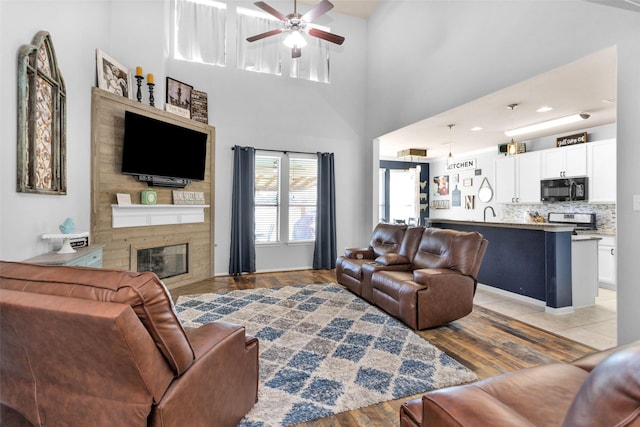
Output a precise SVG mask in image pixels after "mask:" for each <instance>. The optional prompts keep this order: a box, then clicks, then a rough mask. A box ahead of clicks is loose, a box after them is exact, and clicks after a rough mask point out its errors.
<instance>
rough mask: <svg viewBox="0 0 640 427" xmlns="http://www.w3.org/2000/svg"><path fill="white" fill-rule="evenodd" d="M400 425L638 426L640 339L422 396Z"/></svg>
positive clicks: (403, 409) (405, 412) (411, 404)
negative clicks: (572, 358)
mask: <svg viewBox="0 0 640 427" xmlns="http://www.w3.org/2000/svg"><path fill="white" fill-rule="evenodd" d="M400 426H401V427H418V426H423V427H425V426H437V427H447V426H456V427H460V426H492V427H514V426H528V427H529V426H564V427H602V426H620V427H622V426H626V427H631V426H634V427H637V426H640V341H637V342H635V343H632V344H628V345H625V346H621V347H617V348H613V349H609V350H605V351H600V352H596V353H594V354H592V355H589V356H586V357H584V358H581V359H578V360H576V361H574V362H572V363H568V364H565V363H553V364H549V365H543V366H537V367H534V368H529V369H522V370H519V371H515V372H510V373H506V374H502V375H498V376H495V377H491V378H487V379H484V380H481V381H478V382H475V383H472V384H466V385H462V386H457V387H449V388H444V389H441V390H436V391H432V392H429V393H426V394H424V395H423V396H422V397H421V398H416V399H413V400H411V401H409V402H406V403H405V404H403V405H402V407H401V408H400Z"/></svg>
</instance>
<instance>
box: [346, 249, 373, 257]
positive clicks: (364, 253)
mask: <svg viewBox="0 0 640 427" xmlns="http://www.w3.org/2000/svg"><path fill="white" fill-rule="evenodd" d="M375 256H376V254H375V253H374V252H373V250H372V249H371V248H348V249H345V250H344V257H345V258H350V259H374V258H375Z"/></svg>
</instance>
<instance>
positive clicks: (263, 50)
mask: <svg viewBox="0 0 640 427" xmlns="http://www.w3.org/2000/svg"><path fill="white" fill-rule="evenodd" d="M236 10H237V16H238V37H237V40H238V56H237V62H236V66H237V68H240V69H242V70H248V71H255V72H258V73H269V74H275V75H278V76H279V75H282V59H281V51H282V49H281V46H282V40H281V39H280V37H278V36H271V37H267V38H264V39H262V40H258V41H255V42H253V43H249V42H248V41H247V37H251V36H255V35H257V34H261V33H264V32H266V31H269V30H274V29H277V28H281V26H282V24H281V23H280V21H278V20H276V19H275V18H271V17H270V16H268V15H266V14H263V13H261V12H256V11H253V10H249V9H245V8H241V7H239V8H237V9H236Z"/></svg>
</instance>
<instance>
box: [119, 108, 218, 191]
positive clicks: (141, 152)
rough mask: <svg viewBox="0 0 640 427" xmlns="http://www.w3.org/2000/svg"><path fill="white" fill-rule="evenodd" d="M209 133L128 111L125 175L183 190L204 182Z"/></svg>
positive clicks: (123, 153) (124, 162) (125, 134)
mask: <svg viewBox="0 0 640 427" xmlns="http://www.w3.org/2000/svg"><path fill="white" fill-rule="evenodd" d="M206 157H207V134H206V133H204V132H199V131H196V130H193V129H189V128H186V127H183V126H178V125H175V124H172V123H168V122H164V121H161V120H156V119H153V118H151V117H147V116H143V115H140V114H136V113H133V112H131V111H125V116H124V142H123V146H122V173H123V174H130V175H138V176H139V179H140V180H141V181H147V182H148V183H149V185H160V186H171V187H174V186H175V187H184V186H185V185H186V184H188V183H190V182H191V180H203V179H204V174H205V169H206Z"/></svg>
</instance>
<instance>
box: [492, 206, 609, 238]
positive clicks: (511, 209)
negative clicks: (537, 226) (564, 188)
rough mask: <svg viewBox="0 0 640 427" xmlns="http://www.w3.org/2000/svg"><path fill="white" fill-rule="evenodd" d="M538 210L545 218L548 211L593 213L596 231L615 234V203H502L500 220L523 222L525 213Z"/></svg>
mask: <svg viewBox="0 0 640 427" xmlns="http://www.w3.org/2000/svg"><path fill="white" fill-rule="evenodd" d="M530 212H538V214H540V215H542V216H543V217H544V218H545V219H546V218H547V214H548V213H549V212H560V213H569V212H571V213H573V212H575V213H595V214H596V227H597V228H598V233H602V234H616V205H615V204H595V203H594V204H590V203H583V202H565V203H544V204H535V205H516V204H504V205H503V206H502V215H503V218H502V220H503V221H504V222H523V218H525V215H526V214H528V213H530Z"/></svg>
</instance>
